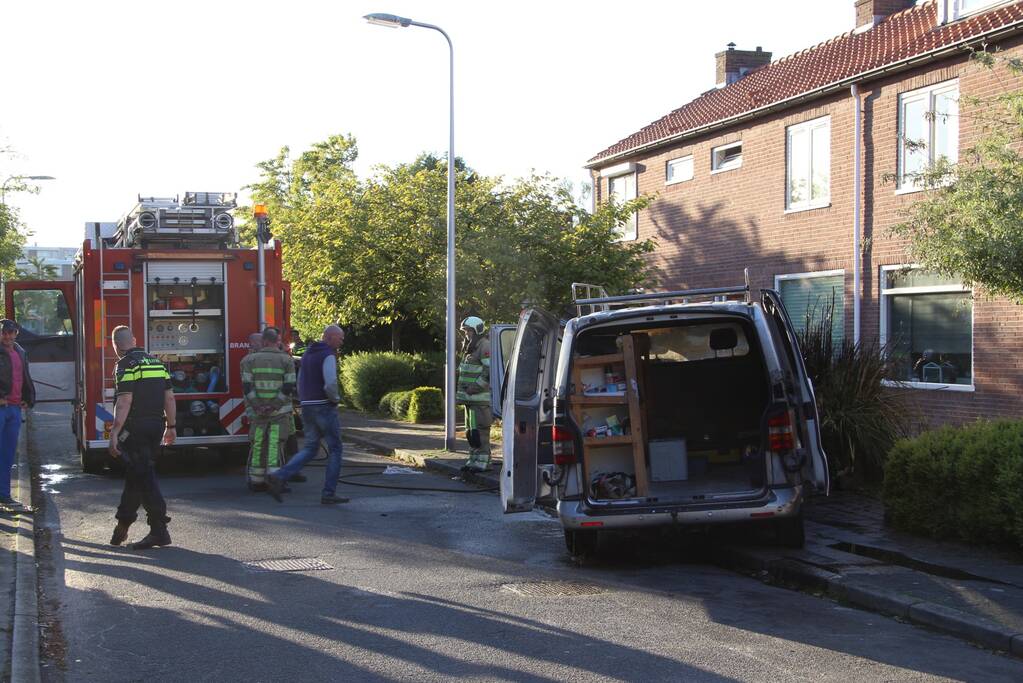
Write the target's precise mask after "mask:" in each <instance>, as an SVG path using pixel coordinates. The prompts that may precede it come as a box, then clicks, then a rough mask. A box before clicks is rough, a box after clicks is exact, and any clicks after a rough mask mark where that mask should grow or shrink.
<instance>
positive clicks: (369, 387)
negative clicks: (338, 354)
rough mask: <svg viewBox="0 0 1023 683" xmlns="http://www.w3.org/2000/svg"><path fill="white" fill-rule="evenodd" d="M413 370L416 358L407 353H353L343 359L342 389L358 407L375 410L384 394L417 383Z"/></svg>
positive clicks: (341, 372) (341, 368)
mask: <svg viewBox="0 0 1023 683" xmlns="http://www.w3.org/2000/svg"><path fill="white" fill-rule="evenodd" d="M414 370H415V361H414V359H413V357H412V356H410V355H409V354H406V353H391V352H389V351H387V352H365V351H364V352H360V353H353V354H351V355H349V356H345V357H344V358H342V360H341V366H340V371H339V374H340V375H341V388H342V391H344V395H345V398H346V399H347V400H349V401H351V403H352V405H354V406H355V407H356V408H358V409H359V410H362V411H369V410H374V409H376V408H377V407H378V406H379V405H380V399H382V398H383V396H384V394H386V393H388V392H391V391H398V390H403V389H411V388H412V387H414V386H416V382H415V373H414Z"/></svg>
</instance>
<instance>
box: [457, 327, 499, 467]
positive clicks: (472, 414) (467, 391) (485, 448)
mask: <svg viewBox="0 0 1023 683" xmlns="http://www.w3.org/2000/svg"><path fill="white" fill-rule="evenodd" d="M461 329H462V334H464V335H465V337H464V340H465V341H464V344H463V346H462V362H461V363H459V364H458V382H457V386H456V387H455V389H456V392H455V400H456V401H457V402H458V403H460V404H462V405H463V406H465V438H466V440H467V441H468V442H469V459H468V460H466V461H465V464H464V465H462V470H463V471H468V472H485V471H486V470H488V469H489V468H490V425H491V424H492V423H493V421H494V416H493V412H492V411H491V408H490V336H489V335H488V334H486V323H484V322H483V320H482V318H479V317H477V316H475V315H470V316H469V317H468V318H466V319H465V320H463V321H462V325H461Z"/></svg>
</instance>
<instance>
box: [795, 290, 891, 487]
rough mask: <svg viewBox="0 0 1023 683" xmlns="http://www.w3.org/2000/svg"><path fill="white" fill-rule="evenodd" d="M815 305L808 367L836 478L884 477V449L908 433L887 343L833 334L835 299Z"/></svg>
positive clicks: (806, 342)
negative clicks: (838, 339)
mask: <svg viewBox="0 0 1023 683" xmlns="http://www.w3.org/2000/svg"><path fill="white" fill-rule="evenodd" d="M818 310H819V311H820V319H819V320H815V319H814V314H813V309H811V312H810V313H809V314H808V315H807V320H806V327H805V329H804V330H803V332H802V333H800V334H799V346H800V350H801V351H802V353H803V360H804V362H805V363H806V371H807V374H809V376H810V380H811V381H812V382H813V387H814V393H815V395H816V397H817V411H818V412H819V413H820V420H821V424H820V431H821V442H822V444H823V446H824V451H825V453H827V456H828V468H829V469H830V470H831V474H832V479H837V478H841V477H843V476H846V477H856V478H858V479H866V480H873V481H880V480H881V479H882V477H883V476H884V461H885V455H886V454H887V453H888V451H889V450H890V449H891V447H892V445H893V444H894V443H895V441H896V440H898V439H900V438H902V437H904V436H907V435H908V434H909V426H910V419H909V418H910V411H909V406H908V405H907V403H906V400H907V399H906V394H905V393H900V392H899V390H892V389H890V388H887V387H885V386H884V385H882V383H881V381H882V380H883V379H885V378H886V377H890V376H891V361H890V360H889V359H888V355H889V354H888V353H887V350H886V349H883V348H880V347H878V346H877V345H876V344H863V343H862V342H861V343H859V344H854V343H853V342H852V341H851V340H849V339H844V340H843V341H842V343H841V344H840V345H838V346H837V347H836V345H835V343H834V339H833V336H832V333H833V329H834V328H833V327H832V317H833V311H834V303H833V302H831V303H827V302H826V303H825V304H823V305H822V306H820V307H818Z"/></svg>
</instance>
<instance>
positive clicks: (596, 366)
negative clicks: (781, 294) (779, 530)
mask: <svg viewBox="0 0 1023 683" xmlns="http://www.w3.org/2000/svg"><path fill="white" fill-rule="evenodd" d="M756 334H757V333H756V330H755V328H754V326H753V324H752V322H751V321H750V320H749V319H747V318H744V317H742V316H722V317H720V318H717V317H715V318H711V319H708V318H707V317H706V316H701V317H700V318H698V319H696V318H694V319H693V320H691V321H686V320H673V321H668V322H651V321H649V320H647V321H643V322H642V323H639V324H637V323H635V322H633V323H631V324H627V325H623V324H617V325H612V326H604V327H598V328H595V329H592V330H587V331H585V332H582V333H581V334H580V336H579V337H578V339H577V342H576V346H575V349H574V351H575V353H574V355H573V359H572V370H571V382H572V386H571V390H570V393H569V395H568V406H569V411H570V414H571V416H572V420H573V421H574V422H575V425H576V427H577V428H578V429H579V430H580V431H581V433H582V435H583V437H582V443H583V449H582V453H583V458H582V464H583V477H584V482H585V483H586V484H587V493H588V497H589V498H590V499H591V500H594V501H614V500H618V501H622V502H623V503H624V502H625V500H626V499H635V500H636V501H637V504H640V503H649V502H653V501H656V502H659V503H664V502H678V503H694V502H699V501H703V500H710V499H713V498H717V497H736V498H755V497H759V496H761V495H762V494H763V492H764V489H765V487H766V485H767V483H768V482H767V477H768V470H767V463H766V462H765V459H764V454H763V450H762V444H763V426H762V421H763V416H764V413H765V411H766V410H767V408H768V406H769V405H770V384H769V378H768V373H767V370H766V365H765V362H764V357H763V351H762V350H761V349H762V348H763V347H762V345H761V344H760V343H759V342H758V341H757V336H756Z"/></svg>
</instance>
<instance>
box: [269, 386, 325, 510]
mask: <svg viewBox="0 0 1023 683" xmlns="http://www.w3.org/2000/svg"><path fill="white" fill-rule="evenodd" d="M302 429H303V431H305V443H304V444H303V445H302V450H301V451H299V452H298V454H297V455H295V457H293V458H292V459H291V460H289V461H288V464H287V465H285V466H284V467H282V468H281V469H279V470H277V472H276V473H275V474H274V475H273V476H274V477H276V478H279V479H280V480H281V481H287V480H288V479H290V478H291V476H292V475H293V474H298V472H299V470H301V469H302V468H303V467H304V466H305V464H306V463H307V462H309V461H310V460H312V459H313V458H314V457H315V456H316V454H317V453H318V452H319V450H320V439H323V440H324V441H325V442H326V443H327V471H326V472H325V473H324V479H323V493H322V495H324V496H333V495H334V492H335V491H336V490H337V478H338V477H340V476H341V419H340V418H339V417H338V414H337V406H336V405H334V404H332V403H321V404H317V405H311V406H302Z"/></svg>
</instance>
